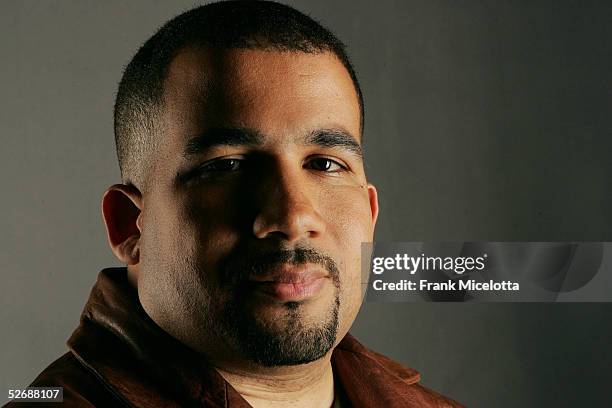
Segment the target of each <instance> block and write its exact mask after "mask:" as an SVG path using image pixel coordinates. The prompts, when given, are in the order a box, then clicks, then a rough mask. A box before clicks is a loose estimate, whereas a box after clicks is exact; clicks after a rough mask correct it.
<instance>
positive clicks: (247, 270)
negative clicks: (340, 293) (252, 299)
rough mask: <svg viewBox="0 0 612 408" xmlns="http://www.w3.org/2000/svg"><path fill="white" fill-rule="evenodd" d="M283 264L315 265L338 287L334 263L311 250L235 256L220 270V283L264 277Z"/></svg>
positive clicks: (302, 249)
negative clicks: (327, 274)
mask: <svg viewBox="0 0 612 408" xmlns="http://www.w3.org/2000/svg"><path fill="white" fill-rule="evenodd" d="M283 264H285V265H286V264H289V265H294V266H297V265H304V264H315V265H319V266H321V267H322V268H324V269H325V270H326V271H327V272H328V273H329V277H330V278H331V279H332V282H334V284H335V285H338V283H339V279H340V271H339V269H338V266H337V264H336V262H335V261H334V260H333V258H331V257H330V256H328V255H325V254H323V253H322V252H320V251H317V250H315V249H313V248H295V249H290V250H280V249H279V250H275V251H270V252H265V253H254V254H245V255H237V256H233V257H231V260H230V261H229V262H228V263H227V264H226V265H225V266H224V267H223V268H222V270H221V281H222V283H223V284H227V285H239V284H243V283H245V282H247V281H248V280H249V279H251V278H253V277H261V276H265V275H266V274H267V273H268V271H269V270H270V269H272V268H275V267H279V266H280V265H283Z"/></svg>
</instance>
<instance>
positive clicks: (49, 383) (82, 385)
mask: <svg viewBox="0 0 612 408" xmlns="http://www.w3.org/2000/svg"><path fill="white" fill-rule="evenodd" d="M29 387H62V388H63V396H64V401H63V403H62V404H61V405H62V406H66V407H96V406H121V405H122V402H121V401H120V400H117V399H116V398H115V396H114V395H113V393H112V392H110V391H109V390H108V389H107V388H106V387H105V386H104V383H103V382H102V381H100V380H99V379H98V378H97V377H96V375H95V374H94V373H93V372H91V371H90V370H89V369H87V368H86V367H85V366H84V365H83V364H82V363H81V362H80V361H79V360H78V359H77V358H76V357H75V356H74V354H72V352H67V353H66V354H64V355H63V356H61V357H60V358H58V359H57V360H55V361H54V362H53V363H51V364H50V365H49V366H48V367H47V368H45V369H44V370H43V371H42V372H41V373H40V374H39V375H38V377H36V379H35V380H34V381H33V382H32V383H31V384H30V385H29ZM34 405H35V406H36V407H44V406H50V407H55V406H57V404H56V403H53V402H49V403H35V404H34ZM23 406H24V403H18V402H9V403H8V404H7V405H5V408H6V407H9V408H13V407H15V408H16V407H23Z"/></svg>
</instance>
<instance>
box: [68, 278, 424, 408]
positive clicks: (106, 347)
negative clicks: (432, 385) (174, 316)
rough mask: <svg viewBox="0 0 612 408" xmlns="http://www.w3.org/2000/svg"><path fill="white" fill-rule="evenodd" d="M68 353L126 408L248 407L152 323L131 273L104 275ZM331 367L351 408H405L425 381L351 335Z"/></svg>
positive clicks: (334, 355) (200, 361) (198, 359)
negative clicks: (366, 404) (355, 405)
mask: <svg viewBox="0 0 612 408" xmlns="http://www.w3.org/2000/svg"><path fill="white" fill-rule="evenodd" d="M68 347H69V348H70V350H71V351H72V353H73V354H74V355H75V356H76V358H77V359H78V360H79V361H80V362H81V363H82V364H83V365H84V366H85V367H86V368H87V369H89V370H90V371H91V372H92V373H93V374H94V375H95V376H96V377H98V379H99V380H100V381H102V382H103V384H104V385H105V387H106V388H107V389H108V390H109V392H111V393H113V394H115V396H116V397H117V398H118V399H119V400H121V401H122V402H123V403H124V405H126V406H164V407H179V406H193V405H204V406H210V407H231V408H242V407H249V406H250V405H249V404H248V403H247V401H246V400H244V399H243V398H242V397H241V396H240V394H239V393H238V392H237V391H236V390H235V389H234V388H233V387H232V386H231V385H229V384H228V383H227V382H226V381H225V380H224V379H223V377H221V375H219V374H218V373H217V371H216V370H214V369H213V368H212V367H211V366H210V365H209V364H208V363H207V362H206V361H205V360H203V359H202V357H200V356H199V354H197V353H195V352H194V351H192V350H191V349H189V348H188V347H186V346H185V345H183V344H182V343H181V342H179V341H178V340H176V339H174V338H173V337H172V336H170V335H168V334H167V333H166V332H164V331H163V330H162V329H160V328H159V327H158V326H157V325H156V324H155V323H154V322H153V321H152V320H151V318H150V317H149V316H148V315H147V314H146V312H145V311H144V310H143V308H142V306H141V305H140V302H139V300H138V296H137V294H136V291H135V290H134V289H133V288H132V287H131V286H130V285H129V283H128V281H127V270H126V268H109V269H105V270H103V271H102V272H100V274H99V276H98V280H97V282H96V284H95V286H94V287H93V289H92V291H91V295H90V297H89V300H88V301H87V304H86V305H85V308H84V310H83V313H82V315H81V323H80V325H79V327H78V328H77V329H76V330H75V331H74V333H73V334H72V336H71V337H70V339H69V340H68ZM332 367H333V370H334V376H335V378H336V380H337V381H339V382H340V384H341V386H342V389H343V390H344V392H345V393H346V395H347V397H348V398H349V400H351V401H353V402H356V401H370V400H371V401H378V402H379V403H382V404H383V406H391V407H393V406H402V405H401V404H402V402H401V401H400V399H398V397H401V395H398V393H397V390H398V389H406V388H407V387H406V386H407V385H410V384H414V383H416V382H418V381H419V374H418V373H417V372H416V371H415V370H412V369H409V368H406V367H403V366H401V365H399V364H397V363H395V362H393V361H391V360H390V359H388V358H386V357H384V356H382V355H380V354H378V353H375V352H373V351H371V350H368V349H366V348H365V347H364V346H362V345H361V344H360V343H359V342H358V341H357V340H355V339H354V338H353V337H352V336H351V335H348V334H347V335H346V337H345V338H344V339H343V340H342V341H341V342H340V343H339V344H338V346H337V347H336V349H335V350H334V351H333V353H332ZM391 391H392V392H391ZM387 400H388V401H387ZM385 402H388V403H385Z"/></svg>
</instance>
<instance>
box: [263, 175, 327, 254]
mask: <svg viewBox="0 0 612 408" xmlns="http://www.w3.org/2000/svg"><path fill="white" fill-rule="evenodd" d="M301 170H302V169H299V170H283V169H280V168H279V169H276V170H275V171H273V172H272V173H273V175H269V176H270V177H266V180H265V182H264V183H263V184H264V186H263V188H262V189H261V190H260V192H259V195H260V200H258V201H259V203H260V204H259V208H258V212H257V216H256V217H255V220H254V222H253V233H254V234H255V236H256V237H257V238H260V239H265V238H277V239H282V240H285V241H287V242H294V241H298V240H300V239H303V238H316V237H318V236H320V235H321V234H323V232H324V231H325V222H324V219H323V217H322V216H321V214H320V213H319V212H318V211H317V208H316V206H315V205H314V203H313V200H317V199H318V198H319V197H320V195H321V194H320V193H319V192H318V191H316V184H315V183H313V182H312V181H311V182H310V183H309V181H308V179H307V176H306V175H301Z"/></svg>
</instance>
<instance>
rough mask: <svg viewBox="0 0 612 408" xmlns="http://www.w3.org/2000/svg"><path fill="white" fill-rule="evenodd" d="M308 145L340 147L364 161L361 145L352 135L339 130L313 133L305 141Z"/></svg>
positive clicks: (324, 130)
mask: <svg viewBox="0 0 612 408" xmlns="http://www.w3.org/2000/svg"><path fill="white" fill-rule="evenodd" d="M305 142H306V144H308V145H316V146H321V147H340V148H342V149H345V150H348V151H349V152H351V153H353V154H354V155H356V156H357V157H358V158H360V159H363V150H362V149H361V145H360V144H359V143H357V140H355V138H354V137H353V136H351V134H350V133H348V132H345V131H343V130H338V129H322V130H315V131H314V132H311V133H310V134H309V135H308V136H306V139H305Z"/></svg>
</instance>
